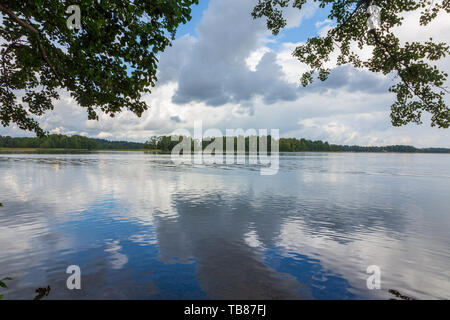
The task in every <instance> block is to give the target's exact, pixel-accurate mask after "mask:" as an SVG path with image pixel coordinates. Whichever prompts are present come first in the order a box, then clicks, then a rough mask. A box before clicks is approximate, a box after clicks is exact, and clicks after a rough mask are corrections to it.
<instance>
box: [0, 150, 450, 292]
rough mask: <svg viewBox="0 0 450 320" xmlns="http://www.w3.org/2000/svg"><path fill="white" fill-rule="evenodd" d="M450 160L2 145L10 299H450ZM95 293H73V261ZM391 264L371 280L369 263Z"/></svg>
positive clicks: (0, 251) (0, 272)
mask: <svg viewBox="0 0 450 320" xmlns="http://www.w3.org/2000/svg"><path fill="white" fill-rule="evenodd" d="M449 160H450V158H449V156H448V155H426V154H425V155H424V154H324V153H299V154H288V155H283V156H282V157H281V159H280V171H279V173H278V174H277V175H275V176H260V175H259V168H255V167H252V166H238V165H235V166H212V165H211V166H191V165H184V166H174V165H173V163H172V162H171V161H170V157H169V156H166V155H152V154H143V153H93V154H75V155H74V154H72V155H42V154H41V155H36V154H32V155H6V154H5V155H0V177H1V178H0V179H1V180H2V181H1V184H0V202H3V204H4V207H2V208H0V243H2V247H1V248H0V276H2V277H3V276H10V277H13V278H14V280H13V281H11V282H9V285H10V289H9V290H5V291H4V292H3V291H2V293H4V294H5V297H4V299H32V298H33V297H34V295H35V293H34V290H35V289H36V288H38V287H46V286H48V285H50V286H51V288H52V291H51V293H50V295H49V296H48V297H45V299H72V298H83V299H98V298H111V299H125V298H128V299H241V298H242V299H360V298H370V299H372V298H374V299H389V298H393V296H392V295H391V294H389V292H388V290H389V289H395V290H398V291H400V292H401V293H403V294H406V295H409V296H412V297H415V298H419V299H423V298H446V299H449V298H450V296H449V294H450V284H449V278H450V274H449V271H448V270H450V249H449V248H450V236H449V227H450V210H449V208H450V198H449V197H448V195H449V194H450V166H449V163H450V161H449ZM72 264H76V265H79V266H80V267H81V272H82V281H81V282H82V290H79V291H77V290H72V291H69V290H67V289H66V279H67V277H68V276H69V275H68V274H66V273H65V270H66V268H67V266H69V265H72ZM369 265H378V266H380V268H381V271H382V274H381V280H382V284H381V285H382V289H381V290H368V289H367V287H366V279H367V277H368V274H366V268H367V267H368V266H369Z"/></svg>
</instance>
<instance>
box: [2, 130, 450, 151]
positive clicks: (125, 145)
mask: <svg viewBox="0 0 450 320" xmlns="http://www.w3.org/2000/svg"><path fill="white" fill-rule="evenodd" d="M174 138H175V139H174ZM182 139H183V137H180V136H177V137H173V136H154V137H150V138H149V140H148V141H147V142H145V143H142V142H130V141H109V140H105V139H96V138H89V137H85V136H79V135H73V136H66V135H61V134H51V135H48V136H44V137H22V138H13V137H9V136H0V152H2V153H5V152H10V153H20V152H22V153H77V152H78V153H79V152H89V151H98V152H108V151H131V152H136V151H142V152H158V153H171V151H172V149H173V148H174V147H175V146H176V145H178V144H179V143H180V142H181V140H182ZM212 139H214V140H215V141H217V139H219V142H222V148H223V147H226V148H227V149H228V145H229V140H228V139H232V141H231V143H232V145H231V148H234V152H237V149H239V150H240V148H242V147H244V148H243V150H245V152H246V153H248V152H256V151H257V150H258V149H259V148H258V146H259V145H260V143H262V144H263V145H264V144H265V145H266V149H267V150H268V151H270V150H271V145H272V144H274V143H277V144H278V150H279V152H289V153H295V152H356V153H447V154H450V148H416V147H413V146H408V145H391V146H381V147H374V146H356V145H353V146H349V145H338V144H331V143H328V142H327V141H321V140H308V139H304V138H277V140H274V139H273V138H271V137H270V136H267V137H259V136H251V137H249V136H246V137H244V136H240V137H216V138H214V137H211V138H210V139H203V140H197V139H194V140H191V142H190V143H191V150H193V151H194V150H197V149H201V150H205V148H206V147H207V146H208V145H209V144H210V143H212V142H211V140H212ZM220 139H223V141H220ZM241 143H242V144H241ZM216 146H217V147H218V148H219V150H220V146H219V145H216ZM238 146H239V147H238ZM231 150H233V149H231Z"/></svg>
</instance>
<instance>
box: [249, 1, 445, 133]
mask: <svg viewBox="0 0 450 320" xmlns="http://www.w3.org/2000/svg"><path fill="white" fill-rule="evenodd" d="M306 2H307V0H258V4H257V5H256V6H255V8H254V10H253V12H252V16H253V18H255V19H256V18H261V17H266V18H267V28H268V29H269V30H271V31H272V33H273V34H274V35H276V34H278V33H279V32H280V30H281V29H282V28H283V27H285V26H286V20H285V18H284V17H283V8H286V7H288V6H289V5H292V6H293V7H295V8H298V9H299V10H301V9H302V8H303V7H304V5H305V3H306ZM314 2H317V3H318V4H319V6H320V8H321V9H323V10H329V16H328V18H329V19H330V20H331V21H332V22H334V25H333V27H332V28H331V29H330V30H329V31H328V32H327V33H326V35H324V36H316V37H312V38H309V39H308V40H307V41H306V43H305V44H304V45H300V46H298V47H297V48H296V49H295V51H294V52H293V55H294V56H295V57H297V58H298V60H299V61H301V62H303V63H305V64H306V65H308V67H309V68H310V70H309V71H307V72H306V73H304V74H303V75H302V76H301V83H302V85H303V86H307V85H308V84H310V83H311V82H312V81H313V79H314V76H317V77H318V78H319V79H320V80H322V81H325V80H326V79H327V77H328V75H329V73H330V69H329V68H327V67H326V63H327V62H328V61H329V60H330V55H331V54H332V53H333V52H338V58H337V64H338V65H343V64H351V65H353V66H354V67H356V68H365V69H367V70H370V71H372V72H379V73H382V74H384V75H387V74H390V73H396V75H397V76H398V79H399V81H398V82H397V83H396V84H394V85H393V86H392V87H391V88H390V89H389V91H391V92H393V93H395V94H396V101H395V102H394V103H393V104H392V106H391V120H392V124H393V125H394V126H401V125H405V124H408V123H411V122H412V123H418V124H420V123H422V113H423V112H428V113H430V114H431V126H438V127H440V128H448V126H449V120H450V109H449V107H448V106H447V105H446V103H445V95H446V94H447V93H448V89H447V88H445V87H444V84H445V81H446V79H447V77H448V75H447V74H446V73H445V72H443V71H441V70H439V69H437V67H436V66H435V65H433V64H432V63H433V62H435V61H437V60H440V59H441V58H443V57H445V56H446V55H448V54H449V46H448V45H447V44H446V43H436V42H434V41H433V39H431V38H430V39H429V40H428V41H426V42H424V43H422V42H419V41H415V42H406V43H404V44H402V43H401V41H400V39H399V38H398V37H397V36H396V35H395V34H394V32H393V31H392V29H393V28H394V27H396V26H399V25H401V24H402V21H403V20H404V17H403V16H402V14H404V13H408V12H412V11H416V10H420V11H421V15H420V25H421V26H426V25H428V24H429V23H430V22H431V21H432V20H433V19H435V18H436V17H437V15H438V14H440V13H449V12H450V0H437V1H433V0H389V1H386V0H314ZM374 5H375V6H377V7H378V8H380V9H381V12H380V18H381V23H380V26H379V27H378V28H372V29H370V30H369V27H368V21H367V20H368V14H367V9H368V8H369V6H374ZM414 32H415V31H414ZM353 44H356V45H357V47H358V48H359V49H362V48H364V47H367V46H372V47H373V52H372V55H371V57H370V58H369V59H363V58H362V57H361V55H359V54H358V53H357V52H355V51H356V50H353V49H352V45H353Z"/></svg>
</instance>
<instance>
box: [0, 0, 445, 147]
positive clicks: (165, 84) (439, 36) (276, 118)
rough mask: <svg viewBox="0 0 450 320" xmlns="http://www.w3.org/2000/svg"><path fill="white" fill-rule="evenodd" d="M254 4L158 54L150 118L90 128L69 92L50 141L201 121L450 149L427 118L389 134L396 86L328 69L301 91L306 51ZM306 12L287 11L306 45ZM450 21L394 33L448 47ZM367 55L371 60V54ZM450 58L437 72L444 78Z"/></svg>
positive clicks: (230, 8)
mask: <svg viewBox="0 0 450 320" xmlns="http://www.w3.org/2000/svg"><path fill="white" fill-rule="evenodd" d="M255 2H256V1H254V0H249V1H241V0H211V1H210V3H209V7H208V9H206V10H205V11H204V12H203V16H202V20H201V22H200V23H199V24H198V25H197V29H196V35H190V34H187V35H185V36H183V37H180V38H178V39H177V40H175V41H174V43H173V46H172V47H170V48H167V49H166V51H165V52H164V53H162V54H161V55H160V58H159V66H158V83H157V86H156V87H155V88H153V91H152V94H150V95H145V97H144V99H145V101H146V102H147V104H148V105H149V106H150V109H149V110H148V111H146V112H145V113H144V114H143V115H142V117H141V118H138V117H136V116H135V115H134V114H132V113H131V112H128V111H125V112H122V113H121V114H119V115H117V116H116V117H115V118H114V119H111V118H110V117H109V116H107V115H104V114H101V113H100V120H99V121H88V120H87V114H86V110H84V109H83V108H80V107H79V106H77V104H76V102H75V101H74V100H73V99H72V98H70V96H69V95H68V94H66V93H62V94H61V97H62V98H61V100H59V101H57V102H56V104H55V110H54V111H53V112H49V113H48V114H47V115H45V116H43V117H41V118H40V119H39V121H40V123H41V124H42V126H43V127H44V128H45V129H47V130H49V131H51V132H58V133H63V134H83V135H87V136H90V137H102V138H108V139H117V140H124V139H127V140H134V141H145V140H146V139H148V138H149V137H150V136H152V135H163V134H171V133H172V132H173V131H174V130H175V129H178V128H185V129H189V130H192V127H193V123H194V121H196V120H202V121H203V127H204V129H205V130H206V129H208V128H218V129H220V130H222V132H225V129H226V128H230V129H231V128H246V129H247V128H255V129H259V128H267V129H271V128H278V129H280V133H281V135H282V136H285V137H286V136H295V137H303V138H307V139H321V140H327V141H329V142H331V143H339V144H360V145H384V144H397V143H401V144H412V145H415V146H418V147H425V146H442V147H450V130H442V129H441V130H440V129H437V128H430V127H429V126H428V125H429V122H427V119H425V121H424V125H422V126H416V125H408V126H406V127H401V128H394V127H392V126H391V124H390V117H389V113H390V109H389V106H390V105H391V104H392V102H393V101H394V97H393V96H392V94H390V93H389V92H388V91H387V88H388V87H389V86H390V85H392V84H393V82H391V79H390V78H389V77H383V76H379V75H377V74H373V73H370V72H368V71H366V70H361V69H358V70H357V69H354V68H352V67H350V66H339V67H337V66H336V64H335V62H334V61H331V62H330V65H329V67H330V68H331V69H332V70H331V73H330V76H329V79H328V80H327V81H325V82H321V81H319V80H317V81H315V82H314V83H313V84H312V85H310V86H308V87H307V88H303V87H299V79H300V75H301V74H302V73H303V72H305V71H306V70H307V67H306V66H305V65H303V64H302V63H300V62H299V61H298V60H297V59H296V58H295V57H293V56H292V52H293V50H294V48H295V47H296V46H298V45H300V44H301V42H295V41H297V39H294V38H289V39H286V38H284V37H283V36H280V37H272V36H270V33H269V32H268V31H267V29H266V25H265V21H263V20H253V19H252V17H251V15H250V12H251V10H252V8H253V6H254V4H255ZM306 9H307V10H305V11H303V12H300V11H299V10H297V9H292V8H291V9H288V10H287V14H288V27H289V28H293V29H292V30H295V31H297V30H298V32H299V39H300V38H301V36H300V35H301V32H302V29H301V28H302V23H303V22H304V19H306V18H308V17H311V16H312V14H313V13H314V12H315V10H316V9H317V8H316V7H314V5H311V6H309V7H306ZM446 18H447V17H446V15H442V16H438V18H437V19H436V21H434V22H432V23H431V24H430V25H429V26H428V27H426V28H421V27H419V26H418V23H417V21H418V16H417V14H410V15H408V16H407V17H406V19H405V24H404V26H402V27H401V28H398V30H395V31H396V32H397V33H398V35H399V36H400V37H401V39H403V41H424V40H427V39H428V38H429V37H433V39H435V40H439V41H446V42H447V43H449V42H450V32H448V31H449V30H450V20H449V19H446ZM308 22H310V21H308ZM315 22H317V24H316V28H317V30H316V31H317V33H320V32H325V30H326V28H328V27H329V26H330V22H329V21H326V20H325V21H321V20H317V21H315ZM313 25H314V22H313ZM411 30H417V31H418V32H411ZM291 33H292V32H291ZM274 41H276V42H277V43H273V42H274ZM361 53H362V54H363V55H365V56H368V55H370V53H371V48H364V49H363V50H362V52H361ZM449 59H450V58H447V59H444V60H442V61H441V62H439V64H438V66H439V67H440V68H442V69H443V70H445V71H446V72H447V73H450V60H449ZM0 134H1V135H6V134H7V135H11V136H22V135H24V134H25V132H24V131H21V130H19V129H18V128H16V127H14V126H11V127H8V128H0ZM28 135H29V134H28Z"/></svg>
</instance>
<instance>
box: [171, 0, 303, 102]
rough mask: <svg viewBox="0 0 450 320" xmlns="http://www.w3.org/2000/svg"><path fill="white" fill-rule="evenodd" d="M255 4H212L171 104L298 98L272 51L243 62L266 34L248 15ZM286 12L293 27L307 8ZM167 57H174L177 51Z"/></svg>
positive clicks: (231, 1)
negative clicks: (258, 96)
mask: <svg viewBox="0 0 450 320" xmlns="http://www.w3.org/2000/svg"><path fill="white" fill-rule="evenodd" d="M255 3H256V2H255V1H240V0H227V1H224V0H217V1H212V2H211V3H210V6H209V8H208V10H206V11H205V13H204V16H203V20H202V21H201V22H200V24H199V25H198V27H197V34H198V40H197V41H196V42H195V43H193V44H192V45H193V48H192V47H191V50H192V54H191V55H190V57H189V58H188V59H187V60H184V61H183V62H184V63H183V65H182V66H181V72H180V73H179V78H178V89H177V91H176V93H175V95H174V97H173V99H172V101H173V102H174V103H176V104H185V103H189V102H192V101H196V102H204V103H205V104H207V105H210V106H221V105H224V104H227V103H244V104H250V101H251V100H252V98H254V97H255V96H257V95H260V96H263V98H264V102H266V103H268V104H272V103H275V102H277V101H283V100H287V101H290V100H294V99H295V98H296V95H297V93H298V92H297V91H298V90H297V89H296V86H295V85H293V84H290V83H288V82H287V81H286V80H285V79H284V74H283V72H282V69H281V67H280V66H279V65H278V64H277V63H276V58H277V56H276V54H275V53H273V52H268V50H264V51H263V54H262V55H260V56H259V58H260V60H259V62H258V63H256V66H253V67H254V68H255V69H254V70H252V69H250V68H249V66H248V64H247V61H248V58H249V57H251V56H252V55H254V53H255V52H258V50H260V48H261V45H262V42H263V40H264V37H265V36H267V35H268V31H267V29H266V26H265V22H264V21H263V20H253V19H252V18H251V16H250V12H251V10H252V8H253V6H254V5H255ZM289 12H290V14H289V21H291V22H290V24H292V25H294V26H295V25H299V24H300V21H301V19H302V15H306V14H309V13H310V12H309V11H308V12H305V13H301V12H300V11H299V10H296V11H293V12H292V13H291V11H289ZM178 46H180V49H181V48H182V47H183V46H185V41H184V40H183V41H180V43H176V44H175V46H174V47H178ZM177 50H179V49H177ZM168 58H169V57H165V58H164V59H168ZM170 58H174V59H176V57H175V56H174V57H170ZM164 63H166V60H164ZM176 63H177V62H175V64H176Z"/></svg>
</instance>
